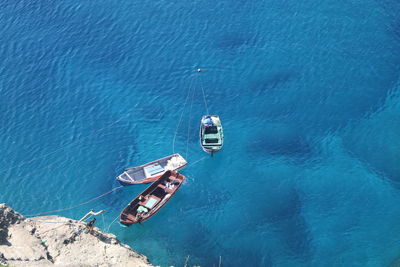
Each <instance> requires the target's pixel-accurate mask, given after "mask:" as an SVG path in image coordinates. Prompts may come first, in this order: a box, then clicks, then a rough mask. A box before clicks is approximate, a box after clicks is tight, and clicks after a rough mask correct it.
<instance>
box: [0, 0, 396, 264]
mask: <svg viewBox="0 0 400 267" xmlns="http://www.w3.org/2000/svg"><path fill="white" fill-rule="evenodd" d="M398 14H400V4H399V3H398V1H394V0H384V1H374V0H366V1H363V2H362V3H361V2H357V1H347V2H346V1H331V0H326V1H322V2H318V3H316V2H315V3H311V2H310V3H308V2H299V1H294V0H289V1H265V0H255V1H241V0H238V1H218V2H217V3H215V2H211V1H194V2H193V1H191V2H185V1H174V2H168V1H152V2H140V1H126V2H120V1H117V2H116V1H106V0H98V1H78V2H68V1H54V2H51V3H50V2H44V1H38V2H32V1H25V0H22V1H2V3H1V4H0V41H1V42H0V56H1V59H2V60H1V61H0V95H1V97H0V119H1V124H0V149H1V151H2V155H3V156H2V158H1V159H0V202H6V203H8V204H9V205H11V206H12V207H13V208H14V209H16V210H17V211H19V212H21V213H23V214H35V213H40V212H44V211H50V210H57V209H63V208H66V207H70V206H74V205H76V204H79V203H81V202H84V201H86V200H88V199H91V198H93V197H96V196H98V195H100V194H102V193H105V192H107V191H109V190H111V189H112V188H115V187H117V186H119V184H118V183H117V182H116V181H115V179H114V178H115V177H116V175H118V174H119V173H120V172H121V171H123V169H124V168H125V167H131V166H135V165H140V164H144V163H146V162H148V161H152V160H155V159H157V158H161V157H164V156H166V155H168V154H171V153H172V152H173V139H174V134H175V131H177V135H176V141H175V152H179V153H181V154H182V155H183V156H185V157H187V160H188V162H189V164H188V167H187V168H185V169H184V170H183V171H182V173H183V174H184V175H186V177H187V179H186V181H185V183H184V185H183V186H182V187H181V188H180V189H179V191H178V192H177V193H176V195H175V196H174V197H173V198H172V199H171V201H170V202H169V203H168V204H167V205H166V206H165V207H164V208H163V209H162V210H161V211H160V212H159V213H158V214H156V215H155V216H154V217H153V218H151V219H150V220H149V221H146V222H145V223H143V224H142V225H134V226H132V227H129V228H126V227H121V226H120V225H119V224H118V221H116V222H114V223H113V224H111V223H112V222H113V221H114V219H115V218H116V217H117V216H118V214H119V212H120V211H121V210H122V209H123V208H124V206H125V205H126V204H128V203H129V201H130V200H131V199H133V198H134V197H135V196H136V195H137V194H138V193H139V192H141V191H143V190H144V189H145V187H146V186H145V185H138V186H130V187H125V188H123V189H119V190H115V191H114V192H113V193H111V194H108V195H107V196H105V197H103V198H100V199H98V200H96V201H94V202H91V203H90V204H88V205H85V206H80V207H78V208H76V209H72V210H68V211H65V212H61V213H60V215H63V216H69V217H72V218H75V219H79V218H81V217H82V216H83V215H84V214H85V213H86V212H87V211H88V210H90V209H92V208H93V209H96V210H97V209H106V210H107V212H106V213H105V214H104V216H101V217H99V218H98V220H97V222H96V223H97V224H98V226H99V227H101V228H103V229H106V230H107V229H108V227H109V231H111V232H112V233H114V234H116V235H117V236H118V238H119V239H120V240H121V241H122V242H124V243H127V244H129V245H131V246H132V247H133V248H134V249H135V250H137V251H138V252H140V253H143V254H145V255H146V256H148V258H149V259H150V261H151V262H152V263H153V264H155V265H162V266H165V265H174V266H181V265H184V263H185V260H186V259H187V257H188V255H189V256H190V257H189V260H188V263H189V264H188V265H189V266H191V265H200V266H213V265H214V266H218V264H219V260H220V259H221V261H222V266H224V265H226V266H272V265H273V266H321V265H328V266H387V265H388V264H390V263H391V262H393V261H394V260H395V259H396V258H397V257H398V256H399V255H400V236H399V235H397V234H396V233H398V232H399V230H400V215H399V214H400V208H399V207H398V204H397V203H398V201H399V200H400V192H399V189H400V187H399V182H400V178H399V175H398V174H399V171H400V169H399V164H398V162H399V160H400V153H398V152H399V151H400V136H399V131H400V121H399V117H398V114H399V111H400V105H399V103H400V102H399V101H400V80H399V71H400V49H399V48H400V26H399V25H400V17H399V15H398ZM199 67H200V68H204V69H205V70H206V71H205V72H202V73H197V72H196V71H195V70H196V69H197V68H199ZM201 87H203V89H204V92H205V97H206V101H207V105H208V109H209V111H210V113H211V114H217V115H219V116H220V118H221V120H222V124H223V126H224V134H225V145H224V147H223V149H222V150H221V151H220V152H218V153H217V154H215V155H214V157H210V156H209V155H207V154H206V153H204V152H203V151H202V150H201V148H200V145H199V140H198V127H199V121H200V118H201V116H202V115H204V114H205V113H206V108H205V106H204V103H203V97H202V91H201ZM193 88H195V90H193V91H191V89H193ZM188 94H189V97H187V96H188ZM186 99H188V100H187V102H186V105H184V104H185V100H186ZM182 110H183V113H182V114H183V116H182V121H181V123H180V126H179V127H177V126H178V123H179V121H180V115H181V111H182ZM110 224H111V225H110Z"/></svg>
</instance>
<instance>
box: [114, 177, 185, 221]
mask: <svg viewBox="0 0 400 267" xmlns="http://www.w3.org/2000/svg"><path fill="white" fill-rule="evenodd" d="M168 172H169V173H170V174H169V175H168V178H169V177H171V176H173V177H176V178H178V177H181V182H180V183H179V185H177V186H176V187H175V188H174V189H173V190H172V192H170V193H169V194H170V196H169V197H168V198H167V200H166V201H164V202H163V203H162V204H160V203H159V204H157V205H156V208H155V209H151V211H152V212H151V214H150V215H149V216H147V217H145V219H143V220H141V221H140V222H139V221H135V222H129V223H128V222H127V221H126V220H122V218H121V217H122V214H125V215H127V214H130V213H124V211H125V210H128V208H129V206H130V205H131V204H132V203H133V202H134V201H135V200H136V199H138V198H139V197H140V196H146V195H145V194H144V193H145V192H146V191H147V190H149V189H150V187H152V186H153V185H154V184H156V183H157V181H156V182H154V183H153V184H151V185H149V186H148V187H147V188H146V189H145V190H144V191H143V192H142V193H140V194H139V195H137V196H136V197H135V198H134V199H132V200H131V202H129V204H128V205H126V206H125V208H124V209H123V210H122V211H121V213H120V215H119V220H120V223H122V224H123V225H126V226H130V225H132V224H136V223H141V222H144V221H146V220H148V219H150V218H151V217H152V216H153V215H154V214H156V213H157V212H158V211H159V210H160V209H161V208H162V207H163V206H164V205H165V204H166V203H167V202H168V201H169V200H170V199H171V198H172V196H173V195H174V194H175V193H176V191H178V189H179V188H180V187H181V185H182V184H183V182H184V181H185V179H186V176H184V175H182V174H180V173H178V172H176V171H171V170H168V171H166V172H165V173H164V174H163V175H162V176H164V175H166V174H167V173H168ZM158 180H160V182H159V183H157V184H156V186H155V187H154V190H156V188H157V187H159V185H160V184H161V177H160V178H159V179H158ZM152 192H153V191H152ZM147 195H150V196H151V194H147ZM165 199H166V198H165V197H164V198H162V199H160V202H162V201H163V200H165Z"/></svg>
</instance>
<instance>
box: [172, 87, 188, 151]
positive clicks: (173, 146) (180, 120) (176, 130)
mask: <svg viewBox="0 0 400 267" xmlns="http://www.w3.org/2000/svg"><path fill="white" fill-rule="evenodd" d="M192 86H193V80H191V81H190V83H189V90H188V93H187V96H186V99H185V103H184V104H183V108H182V111H181V115H180V117H179V121H178V125H177V126H176V129H175V133H174V138H173V139H172V153H175V140H176V136H177V134H178V130H179V126H180V125H181V122H182V117H183V113H184V112H185V107H186V104H187V101H188V100H189V96H190V92H191V91H192Z"/></svg>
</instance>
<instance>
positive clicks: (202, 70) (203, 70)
mask: <svg viewBox="0 0 400 267" xmlns="http://www.w3.org/2000/svg"><path fill="white" fill-rule="evenodd" d="M205 71H206V70H205V69H197V72H205Z"/></svg>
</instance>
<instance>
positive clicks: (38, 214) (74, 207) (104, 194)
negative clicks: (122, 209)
mask: <svg viewBox="0 0 400 267" xmlns="http://www.w3.org/2000/svg"><path fill="white" fill-rule="evenodd" d="M122 187H123V186H122V185H121V186H118V187H115V188H113V189H111V190H110V191H108V192H106V193H103V194H101V195H99V196H97V197H94V198H92V199H89V200H87V201H85V202H82V203H79V204H77V205H75V206H71V207H68V208H64V209H58V210H50V211H45V212H40V213H35V214H28V215H24V216H25V217H35V216H40V215H45V214H50V213H55V212H61V211H66V210H72V209H76V208H78V207H81V206H83V205H86V204H89V203H90V202H93V201H95V200H97V199H99V198H102V197H104V196H106V195H108V194H111V193H112V192H114V191H115V190H118V189H120V188H122Z"/></svg>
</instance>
